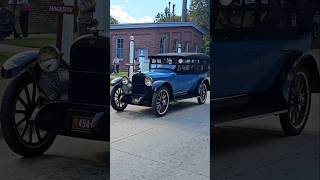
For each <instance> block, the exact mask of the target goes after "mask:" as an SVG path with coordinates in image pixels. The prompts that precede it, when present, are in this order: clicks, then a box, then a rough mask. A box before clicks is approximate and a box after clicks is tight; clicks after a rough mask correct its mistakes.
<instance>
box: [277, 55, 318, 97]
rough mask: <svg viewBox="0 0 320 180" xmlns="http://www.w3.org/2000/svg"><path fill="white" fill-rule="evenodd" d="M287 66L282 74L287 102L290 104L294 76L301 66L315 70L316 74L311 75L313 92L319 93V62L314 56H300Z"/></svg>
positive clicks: (282, 87)
mask: <svg viewBox="0 0 320 180" xmlns="http://www.w3.org/2000/svg"><path fill="white" fill-rule="evenodd" d="M288 62H289V63H286V65H285V68H284V69H285V71H284V72H282V76H281V80H282V84H281V92H282V95H283V97H284V100H285V102H288V98H289V89H290V85H291V82H292V80H293V77H294V74H295V72H296V70H297V69H298V67H299V66H300V65H303V66H305V67H306V68H315V72H314V74H309V75H310V76H311V78H310V80H311V81H312V82H311V86H312V87H311V90H312V91H313V92H319V87H320V82H319V80H320V74H319V62H317V61H316V59H315V58H314V56H313V55H312V54H309V53H303V54H299V55H298V56H295V57H294V58H292V59H291V60H289V61H288ZM310 72H311V71H310Z"/></svg>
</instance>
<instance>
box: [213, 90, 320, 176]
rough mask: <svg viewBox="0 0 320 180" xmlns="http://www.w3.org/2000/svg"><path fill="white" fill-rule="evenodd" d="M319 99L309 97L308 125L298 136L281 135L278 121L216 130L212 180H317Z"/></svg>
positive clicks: (251, 122) (270, 119) (236, 124)
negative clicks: (310, 105)
mask: <svg viewBox="0 0 320 180" xmlns="http://www.w3.org/2000/svg"><path fill="white" fill-rule="evenodd" d="M319 102H320V95H319V94H315V95H313V97H312V107H311V112H310V116H309V120H308V122H307V125H306V127H305V129H304V131H303V133H302V134H301V135H299V136H294V137H287V136H285V135H284V134H283V132H282V130H281V127H280V122H279V119H278V117H276V116H272V117H265V118H261V119H252V120H245V121H239V122H234V123H230V124H228V125H224V126H220V127H217V128H216V129H215V136H214V139H213V147H212V148H213V161H212V162H211V176H212V177H213V179H214V180H226V179H228V180H229V179H232V180H256V179H259V180H287V179H288V180H289V179H290V180H291V179H294V180H319V179H320V173H319V172H320V155H319V154H320V112H319V108H320V106H319Z"/></svg>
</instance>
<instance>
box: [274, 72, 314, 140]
mask: <svg viewBox="0 0 320 180" xmlns="http://www.w3.org/2000/svg"><path fill="white" fill-rule="evenodd" d="M307 72H308V71H307V70H306V69H305V68H303V67H300V68H298V69H297V71H296V72H295V73H294V77H293V78H292V81H291V83H290V89H289V91H288V92H289V96H288V102H287V103H288V106H289V109H288V110H289V111H288V113H285V114H281V115H280V122H281V127H282V129H283V131H284V132H285V134H286V135H288V136H295V135H299V134H301V132H302V131H303V129H304V127H305V125H306V123H307V120H308V116H309V112H310V104H311V90H310V78H309V76H308V73H307Z"/></svg>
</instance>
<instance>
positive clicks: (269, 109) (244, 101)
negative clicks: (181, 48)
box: [211, 0, 320, 135]
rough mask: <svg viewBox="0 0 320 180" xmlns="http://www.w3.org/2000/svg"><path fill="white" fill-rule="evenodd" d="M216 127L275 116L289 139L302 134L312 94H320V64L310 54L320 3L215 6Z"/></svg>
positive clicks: (222, 0)
mask: <svg viewBox="0 0 320 180" xmlns="http://www.w3.org/2000/svg"><path fill="white" fill-rule="evenodd" d="M212 6H213V7H212V8H213V11H212V13H213V18H212V19H211V20H212V22H211V23H212V24H213V27H214V29H213V31H212V33H213V40H214V46H212V49H213V57H214V59H213V61H212V65H213V80H212V81H213V88H212V96H211V98H212V99H211V104H212V105H211V107H212V111H213V114H214V116H213V121H214V124H215V125H218V124H221V123H224V122H227V121H232V120H236V119H241V118H247V117H256V116H261V115H266V114H274V115H279V117H280V122H281V126H282V128H283V130H284V132H285V133H286V134H287V135H298V134H300V133H301V132H302V130H303V129H304V127H305V125H306V123H307V119H308V115H309V111H310V102H311V93H318V92H320V78H319V77H320V76H319V70H320V63H319V61H317V60H316V58H315V57H314V56H313V55H312V54H310V52H309V51H310V50H311V44H312V39H313V36H312V34H313V33H314V32H313V30H314V28H313V23H312V22H313V20H314V16H315V14H316V12H317V10H318V8H319V1H318V0H310V1H264V0H250V1H249V0H246V1H239V0H215V1H214V2H213V3H212Z"/></svg>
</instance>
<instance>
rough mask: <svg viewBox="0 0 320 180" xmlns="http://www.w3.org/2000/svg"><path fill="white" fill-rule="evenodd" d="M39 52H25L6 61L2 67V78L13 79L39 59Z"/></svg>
mask: <svg viewBox="0 0 320 180" xmlns="http://www.w3.org/2000/svg"><path fill="white" fill-rule="evenodd" d="M38 53H39V51H36V50H34V51H25V52H21V53H18V54H15V55H14V56H12V57H10V58H9V59H7V60H6V62H5V63H4V64H3V66H2V77H3V78H12V77H14V76H16V75H18V74H19V73H20V72H22V71H23V70H25V69H26V68H27V67H28V66H29V65H30V64H32V63H33V62H35V61H36V60H37V58H38Z"/></svg>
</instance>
